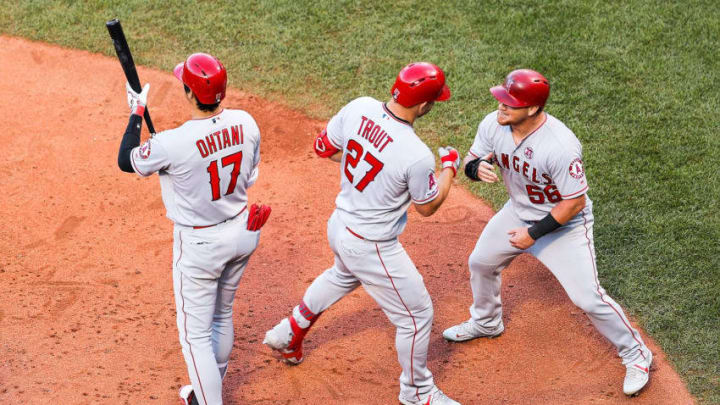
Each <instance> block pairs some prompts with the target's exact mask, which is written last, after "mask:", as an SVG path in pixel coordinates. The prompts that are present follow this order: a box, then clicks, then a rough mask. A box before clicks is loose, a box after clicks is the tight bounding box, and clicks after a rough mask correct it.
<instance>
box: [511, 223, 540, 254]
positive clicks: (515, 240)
mask: <svg viewBox="0 0 720 405" xmlns="http://www.w3.org/2000/svg"><path fill="white" fill-rule="evenodd" d="M508 235H510V244H511V245H512V246H513V247H514V248H517V249H522V250H525V249H527V248H529V247H530V246H532V245H534V244H535V239H533V238H532V237H531V236H530V234H529V233H528V228H525V227H522V228H515V229H511V230H509V231H508Z"/></svg>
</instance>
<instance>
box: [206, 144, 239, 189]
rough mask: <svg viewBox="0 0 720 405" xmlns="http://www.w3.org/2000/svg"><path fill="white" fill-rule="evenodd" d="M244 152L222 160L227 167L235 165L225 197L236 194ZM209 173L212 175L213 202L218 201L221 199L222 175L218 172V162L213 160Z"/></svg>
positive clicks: (208, 168) (208, 169)
mask: <svg viewBox="0 0 720 405" xmlns="http://www.w3.org/2000/svg"><path fill="white" fill-rule="evenodd" d="M242 156H243V153H242V151H240V152H236V153H233V154H231V155H227V156H225V157H223V158H221V159H220V163H221V164H222V165H223V167H225V166H229V165H233V168H232V171H231V172H230V184H228V188H227V191H226V192H225V195H228V194H232V193H234V192H235V186H236V185H237V178H238V175H239V174H240V163H242ZM207 171H208V173H210V188H211V189H212V200H213V201H217V200H219V199H220V173H219V170H218V161H217V160H213V161H212V162H210V165H209V166H208V167H207Z"/></svg>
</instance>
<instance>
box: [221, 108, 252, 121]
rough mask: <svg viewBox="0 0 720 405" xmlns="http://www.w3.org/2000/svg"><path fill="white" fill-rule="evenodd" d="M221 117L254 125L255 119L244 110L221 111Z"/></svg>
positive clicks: (227, 109)
mask: <svg viewBox="0 0 720 405" xmlns="http://www.w3.org/2000/svg"><path fill="white" fill-rule="evenodd" d="M222 115H223V116H225V117H226V119H231V120H240V121H249V122H252V123H255V118H253V116H252V115H250V113H249V112H247V111H245V110H240V109H234V108H232V109H231V108H226V109H225V110H223V112H222Z"/></svg>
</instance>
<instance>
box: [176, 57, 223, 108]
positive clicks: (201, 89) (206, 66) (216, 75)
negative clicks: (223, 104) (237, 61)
mask: <svg viewBox="0 0 720 405" xmlns="http://www.w3.org/2000/svg"><path fill="white" fill-rule="evenodd" d="M173 73H174V74H175V77H177V78H178V79H179V80H180V81H181V82H183V83H185V85H186V86H188V87H189V88H190V90H192V92H193V94H195V97H196V98H197V99H198V101H199V102H201V103H203V104H216V103H219V102H220V101H222V99H224V98H225V88H226V87H227V71H226V70H225V66H223V64H222V63H220V61H219V60H218V59H217V58H216V57H214V56H212V55H208V54H206V53H194V54H192V55H190V56H188V58H187V60H186V61H185V62H180V63H178V65H177V66H175V69H174V70H173Z"/></svg>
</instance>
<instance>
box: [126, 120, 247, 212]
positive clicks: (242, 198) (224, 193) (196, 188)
mask: <svg viewBox="0 0 720 405" xmlns="http://www.w3.org/2000/svg"><path fill="white" fill-rule="evenodd" d="M130 160H131V162H132V165H133V169H134V170H135V172H136V173H137V174H139V175H140V176H143V177H146V176H149V175H151V174H153V173H155V172H159V174H160V186H161V188H162V199H163V202H164V203H165V208H166V209H167V217H168V218H170V219H171V220H172V221H173V222H175V223H176V224H180V225H185V226H207V225H215V224H218V223H220V222H223V221H225V220H227V219H228V218H232V217H234V216H235V215H237V214H238V213H239V212H240V211H241V210H242V209H243V208H244V207H245V206H246V204H247V192H246V190H247V188H248V187H250V186H251V185H252V184H253V183H254V182H255V180H256V179H257V175H258V164H259V163H260V130H259V129H258V126H257V124H256V123H255V120H254V119H253V118H252V116H250V114H248V113H247V112H245V111H242V110H228V109H225V110H222V111H221V112H219V113H218V114H216V115H213V116H211V117H208V118H203V119H194V120H190V121H187V122H186V123H184V124H183V125H181V126H180V127H178V128H175V129H170V130H167V131H163V132H160V133H158V134H156V135H155V136H153V137H152V138H150V139H148V141H147V142H145V143H144V144H142V145H140V146H138V147H136V148H134V149H133V150H132V153H131V156H130Z"/></svg>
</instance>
